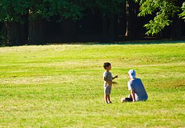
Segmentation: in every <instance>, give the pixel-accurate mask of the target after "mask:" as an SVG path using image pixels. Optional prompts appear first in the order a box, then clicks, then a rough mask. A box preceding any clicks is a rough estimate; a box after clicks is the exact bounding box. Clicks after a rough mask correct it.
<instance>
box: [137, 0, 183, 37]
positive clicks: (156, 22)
mask: <svg viewBox="0 0 185 128" xmlns="http://www.w3.org/2000/svg"><path fill="white" fill-rule="evenodd" d="M136 1H137V2H140V4H141V7H140V13H139V16H146V15H151V14H153V13H156V16H155V17H154V19H153V20H150V21H149V23H147V24H146V25H145V27H146V28H147V30H148V31H147V32H146V34H147V35H149V34H152V35H154V34H157V33H159V32H160V31H161V30H163V29H164V28H165V27H166V26H169V25H170V24H171V23H172V18H173V17H174V16H176V15H177V13H179V11H180V7H179V6H178V4H177V1H176V0H144V1H139V0H136ZM181 4H182V3H181ZM183 5H184V4H183ZM182 9H184V6H183V7H182ZM183 14H184V13H182V14H181V16H183Z"/></svg>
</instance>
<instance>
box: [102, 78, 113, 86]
mask: <svg viewBox="0 0 185 128" xmlns="http://www.w3.org/2000/svg"><path fill="white" fill-rule="evenodd" d="M103 80H104V81H105V82H107V83H108V84H112V81H109V80H107V79H106V78H105V77H104V78H103Z"/></svg>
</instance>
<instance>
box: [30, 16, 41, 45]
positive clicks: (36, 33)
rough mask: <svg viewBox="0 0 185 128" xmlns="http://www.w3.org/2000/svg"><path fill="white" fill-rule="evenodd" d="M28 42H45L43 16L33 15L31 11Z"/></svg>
mask: <svg viewBox="0 0 185 128" xmlns="http://www.w3.org/2000/svg"><path fill="white" fill-rule="evenodd" d="M28 44H31V45H34V44H44V40H43V20H42V17H41V16H37V17H33V16H32V13H29V32H28Z"/></svg>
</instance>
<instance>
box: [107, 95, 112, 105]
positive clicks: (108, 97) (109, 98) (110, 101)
mask: <svg viewBox="0 0 185 128" xmlns="http://www.w3.org/2000/svg"><path fill="white" fill-rule="evenodd" d="M107 98H108V102H109V103H111V101H110V95H108V96H107Z"/></svg>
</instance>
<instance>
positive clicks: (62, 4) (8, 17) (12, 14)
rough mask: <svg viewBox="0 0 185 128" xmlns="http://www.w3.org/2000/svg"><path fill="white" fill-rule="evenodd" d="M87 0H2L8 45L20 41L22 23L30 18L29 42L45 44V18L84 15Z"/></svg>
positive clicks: (0, 8)
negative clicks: (20, 25) (84, 4)
mask: <svg viewBox="0 0 185 128" xmlns="http://www.w3.org/2000/svg"><path fill="white" fill-rule="evenodd" d="M84 1H85V0H70V1H69V0H26V1H22V0H0V21H3V22H5V23H6V25H5V26H6V28H7V42H8V45H16V44H17V42H19V37H20V36H19V34H20V30H21V29H20V27H19V24H20V23H22V24H23V23H24V22H25V20H26V18H28V20H29V32H28V44H43V43H44V42H43V21H42V20H43V19H44V18H45V19H47V20H49V19H50V17H52V16H55V15H59V16H60V17H61V20H62V19H67V18H73V19H78V18H79V17H81V16H82V14H83V13H82V11H83V10H84V6H83V3H84Z"/></svg>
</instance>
